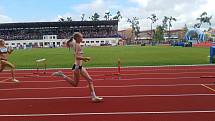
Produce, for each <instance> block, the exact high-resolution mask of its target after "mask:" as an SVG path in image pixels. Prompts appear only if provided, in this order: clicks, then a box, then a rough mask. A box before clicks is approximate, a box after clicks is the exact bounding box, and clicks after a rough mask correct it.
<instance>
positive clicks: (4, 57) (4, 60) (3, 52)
mask: <svg viewBox="0 0 215 121" xmlns="http://www.w3.org/2000/svg"><path fill="white" fill-rule="evenodd" d="M12 52H13V49H11V48H8V47H6V46H5V42H4V40H3V39H0V72H2V71H3V70H4V69H5V68H6V67H9V68H10V69H11V75H12V81H13V82H19V81H18V80H16V79H15V75H14V70H15V66H14V65H13V64H12V63H10V62H9V61H8V55H10V54H11V53H12Z"/></svg>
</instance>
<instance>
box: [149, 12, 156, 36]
mask: <svg viewBox="0 0 215 121" xmlns="http://www.w3.org/2000/svg"><path fill="white" fill-rule="evenodd" d="M147 19H150V20H151V38H153V28H152V26H153V24H154V23H156V21H157V20H158V18H157V16H156V15H155V14H152V15H151V16H150V17H148V18H147Z"/></svg>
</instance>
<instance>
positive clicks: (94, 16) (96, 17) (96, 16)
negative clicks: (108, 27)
mask: <svg viewBox="0 0 215 121" xmlns="http://www.w3.org/2000/svg"><path fill="white" fill-rule="evenodd" d="M99 17H100V15H99V14H98V13H94V15H93V16H91V17H89V18H90V19H91V20H92V21H99Z"/></svg>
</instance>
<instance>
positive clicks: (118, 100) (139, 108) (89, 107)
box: [0, 66, 215, 121]
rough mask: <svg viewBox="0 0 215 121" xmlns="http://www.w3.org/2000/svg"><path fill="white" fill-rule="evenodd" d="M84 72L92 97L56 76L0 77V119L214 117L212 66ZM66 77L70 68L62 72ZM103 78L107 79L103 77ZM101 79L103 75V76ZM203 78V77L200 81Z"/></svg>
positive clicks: (23, 73)
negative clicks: (96, 97) (89, 78)
mask: <svg viewBox="0 0 215 121" xmlns="http://www.w3.org/2000/svg"><path fill="white" fill-rule="evenodd" d="M116 70H117V69H115V68H99V69H88V71H89V73H90V75H92V77H93V78H94V85H95V87H96V91H97V95H100V96H102V97H104V102H101V103H92V102H91V101H90V98H89V90H88V87H87V83H86V81H85V80H83V79H81V81H80V85H79V87H76V88H74V87H71V86H70V85H69V84H68V83H67V82H66V81H64V80H62V79H61V78H57V77H52V76H50V75H51V73H53V72H54V71H56V70H48V71H47V73H46V74H39V76H37V75H36V74H33V73H34V72H35V70H18V71H17V73H16V76H17V79H19V80H20V81H21V82H20V83H18V84H16V83H13V82H10V80H9V77H10V73H9V72H7V71H6V72H2V73H0V81H1V82H0V95H1V96H0V107H1V108H0V121H44V120H45V121H86V120H87V121H94V120H98V121H143V120H147V121H203V120H204V121H211V120H213V119H214V118H215V103H214V100H215V84H214V79H215V73H214V72H215V66H180V67H136V68H134V67H132V68H122V70H121V76H120V80H118V77H116V76H115V75H112V76H111V75H110V74H111V73H116V72H115V71H116ZM62 71H64V72H65V73H66V74H70V75H71V70H62ZM106 74H108V76H107V75H106ZM104 75H106V76H104ZM200 77H208V78H200Z"/></svg>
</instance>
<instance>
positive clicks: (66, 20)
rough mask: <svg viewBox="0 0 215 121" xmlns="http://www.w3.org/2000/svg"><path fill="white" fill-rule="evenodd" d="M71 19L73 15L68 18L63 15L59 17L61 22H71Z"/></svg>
mask: <svg viewBox="0 0 215 121" xmlns="http://www.w3.org/2000/svg"><path fill="white" fill-rule="evenodd" d="M71 21H72V17H66V19H65V18H63V17H61V18H59V22H71Z"/></svg>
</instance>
